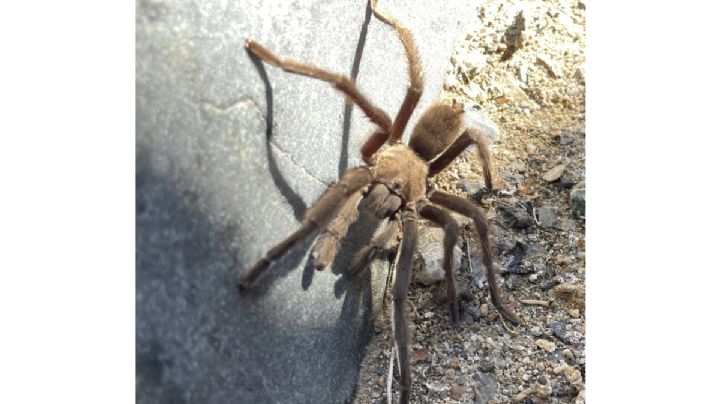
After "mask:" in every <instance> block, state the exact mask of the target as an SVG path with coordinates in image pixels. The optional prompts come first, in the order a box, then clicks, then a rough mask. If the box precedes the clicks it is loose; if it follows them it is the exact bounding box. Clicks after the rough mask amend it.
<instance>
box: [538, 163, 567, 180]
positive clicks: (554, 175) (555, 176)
mask: <svg viewBox="0 0 720 404" xmlns="http://www.w3.org/2000/svg"><path fill="white" fill-rule="evenodd" d="M564 172H565V165H564V164H558V165H556V166H555V167H553V168H551V169H550V170H548V171H547V172H546V173H545V174H543V176H542V179H543V180H545V181H546V182H554V181H557V180H559V179H560V177H561V176H562V175H563V173H564Z"/></svg>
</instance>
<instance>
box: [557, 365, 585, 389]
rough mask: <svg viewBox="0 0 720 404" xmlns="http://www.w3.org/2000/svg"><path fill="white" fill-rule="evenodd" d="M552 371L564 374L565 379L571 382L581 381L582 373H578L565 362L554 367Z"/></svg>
mask: <svg viewBox="0 0 720 404" xmlns="http://www.w3.org/2000/svg"><path fill="white" fill-rule="evenodd" d="M553 372H554V373H555V374H556V375H559V374H562V375H564V376H565V378H566V379H567V381H569V382H570V383H571V384H578V383H580V382H581V381H582V374H581V373H580V371H579V370H577V369H575V368H573V367H570V366H568V365H565V364H562V365H560V366H558V367H556V368H555V369H554V370H553Z"/></svg>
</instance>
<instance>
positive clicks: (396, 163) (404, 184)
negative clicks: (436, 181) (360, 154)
mask: <svg viewBox="0 0 720 404" xmlns="http://www.w3.org/2000/svg"><path fill="white" fill-rule="evenodd" d="M372 170H373V173H374V176H375V178H374V181H375V182H379V183H382V184H385V185H386V186H387V187H388V188H389V190H390V192H392V193H394V194H397V195H398V196H400V198H401V199H402V202H403V204H405V205H407V204H409V203H412V202H415V201H417V200H418V199H420V198H422V197H424V196H425V192H426V182H427V176H428V165H427V163H426V162H425V161H424V160H423V159H422V158H420V156H418V155H417V154H415V152H413V151H412V150H411V149H410V148H409V147H407V146H405V145H403V144H396V145H393V146H390V147H388V148H387V149H385V150H383V151H381V152H379V153H378V154H377V155H376V157H375V159H374V164H373V165H372ZM378 192H379V191H378ZM371 193H372V192H371Z"/></svg>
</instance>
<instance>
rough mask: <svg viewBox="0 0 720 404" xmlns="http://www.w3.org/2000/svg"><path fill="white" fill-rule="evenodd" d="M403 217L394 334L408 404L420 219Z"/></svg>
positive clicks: (411, 215) (412, 215)
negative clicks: (410, 302) (411, 297)
mask: <svg viewBox="0 0 720 404" xmlns="http://www.w3.org/2000/svg"><path fill="white" fill-rule="evenodd" d="M401 215H402V216H401V217H402V231H403V239H402V242H401V244H400V256H399V257H398V262H397V266H396V268H395V283H394V284H393V335H394V336H395V349H396V350H397V353H398V365H399V366H398V367H399V370H400V403H401V404H407V403H409V402H410V391H411V385H412V377H411V372H412V369H411V368H410V329H409V328H408V323H407V317H406V315H405V313H406V309H407V307H406V306H407V304H406V303H407V299H408V288H409V287H410V281H411V279H412V261H413V255H414V254H415V248H416V246H417V219H416V215H415V212H414V211H412V210H409V209H406V210H403V211H402V214H401Z"/></svg>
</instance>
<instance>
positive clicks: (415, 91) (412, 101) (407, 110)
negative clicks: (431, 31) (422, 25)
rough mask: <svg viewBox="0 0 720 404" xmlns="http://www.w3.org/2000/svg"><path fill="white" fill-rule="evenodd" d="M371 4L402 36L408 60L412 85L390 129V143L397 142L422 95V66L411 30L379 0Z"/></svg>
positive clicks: (378, 16) (401, 40) (384, 20)
mask: <svg viewBox="0 0 720 404" xmlns="http://www.w3.org/2000/svg"><path fill="white" fill-rule="evenodd" d="M370 5H371V6H372V10H373V13H374V14H375V17H377V18H378V19H379V20H380V21H382V22H384V23H385V24H388V25H390V26H392V27H393V28H395V31H397V34H398V37H399V38H400V42H402V44H403V47H404V48H405V55H406V56H407V60H408V71H409V74H410V87H408V90H407V93H406V94H405V100H403V103H402V106H401V107H400V110H399V111H398V113H397V116H396V117H395V120H394V121H393V124H392V129H390V132H389V137H390V143H396V142H399V141H400V139H401V138H402V134H403V131H404V130H405V126H407V123H408V120H409V119H410V116H411V115H412V113H413V111H414V110H415V107H416V106H417V104H418V101H420V97H421V96H422V93H423V86H424V80H423V73H422V66H421V65H420V57H419V54H418V51H417V47H416V46H415V40H414V39H413V35H412V33H411V32H410V30H409V29H407V27H405V26H404V25H402V24H401V23H400V21H398V20H397V19H396V18H395V17H393V16H391V15H389V14H387V13H385V12H383V11H380V10H379V9H378V7H377V0H371V1H370ZM381 145H382V144H381Z"/></svg>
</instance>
